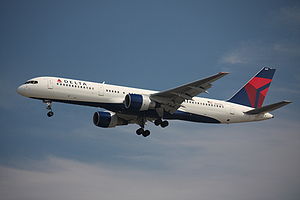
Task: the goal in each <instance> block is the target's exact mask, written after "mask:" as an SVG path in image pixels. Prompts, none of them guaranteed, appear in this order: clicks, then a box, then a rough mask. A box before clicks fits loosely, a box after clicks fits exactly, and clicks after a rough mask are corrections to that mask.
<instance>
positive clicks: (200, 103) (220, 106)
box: [185, 100, 224, 108]
mask: <svg viewBox="0 0 300 200" xmlns="http://www.w3.org/2000/svg"><path fill="white" fill-rule="evenodd" d="M185 102H186V103H191V104H198V105H203V106H211V107H217V108H224V106H223V105H216V104H210V103H202V102H197V101H189V100H185Z"/></svg>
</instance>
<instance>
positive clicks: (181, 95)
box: [150, 72, 228, 114]
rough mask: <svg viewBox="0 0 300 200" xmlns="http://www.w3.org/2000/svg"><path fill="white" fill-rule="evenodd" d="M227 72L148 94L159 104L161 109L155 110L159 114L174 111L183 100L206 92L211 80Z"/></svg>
mask: <svg viewBox="0 0 300 200" xmlns="http://www.w3.org/2000/svg"><path fill="white" fill-rule="evenodd" d="M227 74H228V72H220V73H218V74H215V75H213V76H210V77H207V78H204V79H201V80H197V81H194V82H191V83H188V84H185V85H182V86H179V87H176V88H173V89H169V90H166V91H162V92H158V93H154V94H152V95H150V99H151V100H152V101H155V102H158V103H160V104H161V107H162V108H163V110H157V112H158V113H159V114H161V113H163V111H166V112H170V113H174V112H175V111H176V110H177V109H178V108H179V107H180V106H181V104H182V102H183V101H185V100H192V98H193V97H194V96H197V95H198V94H200V93H202V92H207V89H209V88H210V87H211V86H212V84H211V83H212V82H214V81H216V80H218V79H219V78H222V77H223V76H225V75H227Z"/></svg>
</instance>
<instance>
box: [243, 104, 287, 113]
mask: <svg viewBox="0 0 300 200" xmlns="http://www.w3.org/2000/svg"><path fill="white" fill-rule="evenodd" d="M290 103H292V102H291V101H281V102H278V103H274V104H271V105H267V106H263V107H261V108H255V109H252V110H249V111H247V112H245V114H248V115H256V114H262V113H267V112H270V111H273V110H276V109H278V108H281V107H283V106H285V105H287V104H290Z"/></svg>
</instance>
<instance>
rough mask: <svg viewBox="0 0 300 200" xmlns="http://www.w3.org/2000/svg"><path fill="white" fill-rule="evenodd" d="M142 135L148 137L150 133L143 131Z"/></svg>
mask: <svg viewBox="0 0 300 200" xmlns="http://www.w3.org/2000/svg"><path fill="white" fill-rule="evenodd" d="M142 134H143V136H144V137H148V136H149V135H150V131H149V130H145V131H144V132H143V133H142Z"/></svg>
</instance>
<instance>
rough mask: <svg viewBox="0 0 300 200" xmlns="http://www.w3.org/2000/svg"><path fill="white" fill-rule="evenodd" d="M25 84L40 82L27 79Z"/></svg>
mask: <svg viewBox="0 0 300 200" xmlns="http://www.w3.org/2000/svg"><path fill="white" fill-rule="evenodd" d="M25 84H38V82H37V81H26V82H25Z"/></svg>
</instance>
